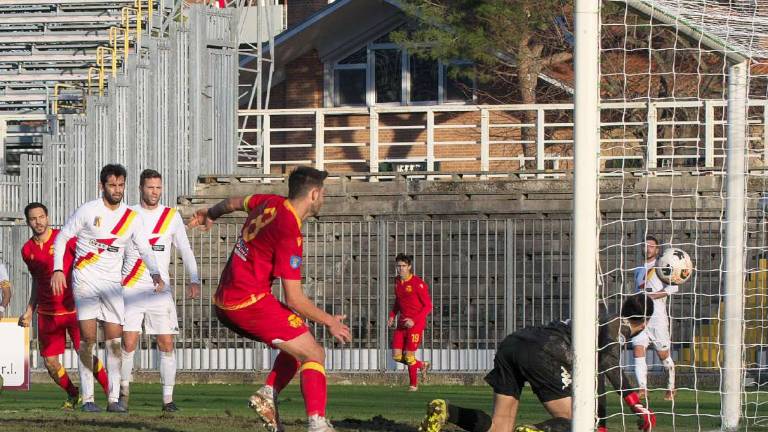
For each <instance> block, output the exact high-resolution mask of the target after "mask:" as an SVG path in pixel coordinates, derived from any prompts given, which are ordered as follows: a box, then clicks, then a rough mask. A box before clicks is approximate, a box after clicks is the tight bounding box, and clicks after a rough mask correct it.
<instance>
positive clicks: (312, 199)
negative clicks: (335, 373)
mask: <svg viewBox="0 0 768 432" xmlns="http://www.w3.org/2000/svg"><path fill="white" fill-rule="evenodd" d="M327 176H328V173H327V172H325V171H318V170H316V169H314V168H310V167H298V168H296V169H295V170H294V171H293V172H292V173H291V175H290V177H289V178H288V198H285V197H282V196H277V195H250V196H248V197H236V198H229V199H225V200H224V201H221V202H220V203H218V204H216V205H215V206H213V207H211V208H209V209H200V210H198V211H197V212H196V213H195V215H194V216H193V217H192V219H191V220H190V223H189V226H190V227H195V226H201V227H203V228H204V229H207V228H210V226H211V225H212V224H213V221H214V220H216V219H218V218H219V217H221V216H222V215H225V214H228V213H232V212H234V211H237V210H242V211H245V212H247V213H248V217H247V218H246V220H245V223H244V224H243V229H242V231H241V232H240V236H239V237H238V239H237V243H236V244H235V247H234V249H233V251H232V254H231V255H230V257H229V261H227V265H226V266H225V267H224V270H223V271H222V273H221V281H220V282H219V287H218V289H217V290H216V294H215V298H214V302H215V304H216V308H215V310H216V315H217V316H218V318H219V320H220V321H221V322H222V323H223V324H224V325H225V326H227V327H228V328H229V329H231V330H232V331H234V332H236V333H238V334H239V335H241V336H243V337H246V338H249V339H252V340H256V341H261V342H264V343H265V344H267V345H269V346H271V347H273V348H277V349H279V350H280V354H279V355H278V356H277V358H276V359H275V364H274V366H273V368H272V371H271V372H270V373H269V375H268V376H267V380H266V383H265V384H264V386H263V387H262V388H260V389H259V390H258V391H257V392H256V394H254V395H253V396H251V399H250V405H251V407H252V408H253V409H254V410H255V411H256V413H257V414H258V415H259V416H260V417H261V419H262V420H263V421H264V423H265V426H266V427H267V429H268V430H270V431H277V430H282V427H281V425H280V423H279V416H278V412H277V406H276V404H275V400H276V399H277V396H278V394H279V393H280V391H281V390H282V389H283V388H285V386H286V385H288V383H289V382H290V381H291V379H292V378H293V376H294V375H295V374H296V372H297V371H299V374H300V376H301V392H302V395H303V396H304V405H305V408H306V413H307V417H308V419H309V431H310V432H331V431H333V430H334V429H333V426H331V424H330V422H329V421H328V420H327V419H326V412H325V407H326V398H327V396H326V395H327V389H326V379H325V367H324V363H325V352H324V350H323V347H322V346H321V345H320V344H318V343H317V341H316V340H315V338H314V336H313V335H312V334H311V333H310V332H309V328H308V327H307V325H306V324H305V323H304V319H308V320H311V321H314V322H316V323H318V324H321V325H324V326H326V327H327V328H328V331H329V332H330V334H331V335H332V336H333V337H335V338H336V339H338V340H339V341H341V342H349V341H351V340H352V336H351V333H350V331H349V328H348V327H347V326H346V325H344V324H343V323H342V321H343V320H344V318H345V316H343V315H336V316H333V315H329V314H328V313H326V312H324V311H322V310H321V309H319V308H318V307H317V306H315V305H314V304H313V303H312V301H311V300H309V299H308V298H307V296H306V295H305V294H304V291H302V289H301V260H302V250H303V237H302V234H301V224H302V222H303V221H304V220H306V219H307V218H308V217H311V216H315V215H317V214H318V213H319V212H320V208H321V207H322V205H323V196H324V187H323V182H324V180H325V178H326V177H327ZM278 278H279V279H280V280H281V282H282V287H283V291H284V293H285V303H282V302H280V301H278V300H277V299H276V298H275V297H274V296H273V295H272V282H273V281H274V280H275V279H278Z"/></svg>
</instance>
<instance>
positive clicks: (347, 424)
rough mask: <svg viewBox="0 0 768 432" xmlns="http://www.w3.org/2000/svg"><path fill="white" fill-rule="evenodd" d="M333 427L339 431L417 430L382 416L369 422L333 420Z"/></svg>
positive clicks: (409, 431)
mask: <svg viewBox="0 0 768 432" xmlns="http://www.w3.org/2000/svg"><path fill="white" fill-rule="evenodd" d="M333 426H334V427H336V428H337V429H341V430H350V431H389V432H417V431H418V429H417V428H416V427H414V426H412V425H409V424H405V423H398V422H396V421H394V420H389V419H387V418H385V417H382V416H376V417H374V418H372V419H370V420H359V419H350V418H346V419H344V420H334V422H333Z"/></svg>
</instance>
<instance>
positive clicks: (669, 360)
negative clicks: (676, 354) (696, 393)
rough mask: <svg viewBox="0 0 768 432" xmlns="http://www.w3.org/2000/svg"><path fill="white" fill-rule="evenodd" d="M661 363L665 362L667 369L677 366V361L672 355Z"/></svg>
mask: <svg viewBox="0 0 768 432" xmlns="http://www.w3.org/2000/svg"><path fill="white" fill-rule="evenodd" d="M661 364H663V365H664V367H665V368H666V369H674V368H675V362H674V361H673V360H672V357H667V358H665V359H664V360H662V361H661Z"/></svg>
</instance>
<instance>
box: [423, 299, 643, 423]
mask: <svg viewBox="0 0 768 432" xmlns="http://www.w3.org/2000/svg"><path fill="white" fill-rule="evenodd" d="M652 314H653V302H652V301H651V299H649V298H647V297H646V296H645V295H633V296H630V297H629V298H627V300H625V301H624V304H623V305H622V307H621V311H620V313H619V316H618V317H617V316H612V317H604V318H603V319H601V320H600V321H601V325H600V330H599V333H598V346H599V347H600V349H599V351H598V370H599V371H600V373H601V376H600V379H599V380H598V394H599V398H598V416H599V418H600V425H599V428H598V430H599V431H601V432H603V431H606V430H607V429H606V428H605V418H606V400H605V390H604V381H605V380H604V378H606V377H607V378H608V381H610V382H611V385H613V387H614V388H615V389H616V391H617V392H618V393H619V394H620V395H621V397H622V398H623V399H624V402H625V403H626V404H627V406H628V407H629V408H630V409H631V410H632V412H634V413H635V414H636V415H637V416H638V426H639V428H640V430H643V431H648V430H651V429H652V428H653V427H654V426H655V425H656V415H655V414H654V413H653V412H652V411H651V410H649V409H648V408H646V407H644V406H643V405H642V404H641V403H640V397H639V396H638V394H637V393H636V392H634V391H632V390H631V389H630V387H629V380H628V379H627V377H626V376H625V375H624V373H623V372H622V371H621V366H620V359H621V348H620V343H619V342H617V341H621V340H622V338H623V340H628V339H629V338H630V337H631V336H634V335H636V334H638V333H640V332H641V331H642V330H643V328H645V325H646V322H647V319H648V317H649V316H651V315H652ZM571 333H572V329H571V323H570V321H565V322H563V321H555V322H552V323H550V324H548V325H545V326H540V327H526V328H523V329H521V330H518V331H517V332H515V333H512V334H510V335H509V336H507V337H506V338H505V339H504V340H503V341H502V342H501V345H499V348H498V350H497V351H496V358H495V359H494V361H493V363H494V368H493V370H491V372H490V373H488V375H486V377H485V380H486V382H488V384H490V386H491V387H493V393H494V394H493V417H491V416H489V415H488V414H486V413H484V412H483V411H480V410H476V409H468V408H462V407H459V406H456V405H453V404H449V403H447V402H446V401H444V400H442V399H436V400H433V401H432V402H430V403H429V406H428V408H427V416H426V417H425V418H424V420H423V421H422V424H421V427H420V428H419V430H420V431H423V432H438V431H440V430H442V427H443V425H444V424H445V423H446V422H450V423H453V424H455V425H457V426H459V427H461V428H462V429H464V430H467V431H472V432H486V431H490V432H500V431H511V430H515V431H516V432H544V431H547V432H568V431H570V430H571V422H570V419H571V417H572V415H571V414H572V412H571V403H572V399H571V392H572V388H571V382H572V381H571V371H572V366H573V353H572V351H571ZM526 381H527V382H528V383H529V384H530V386H531V389H532V390H533V392H534V393H535V394H536V396H537V397H538V398H539V401H541V403H542V404H543V405H544V408H546V410H547V411H548V412H549V413H550V414H551V415H552V418H551V419H549V420H547V421H545V422H543V423H539V424H537V425H533V426H519V427H518V428H517V429H515V419H516V417H517V408H518V403H519V400H520V394H521V393H522V391H523V386H524V384H525V383H526Z"/></svg>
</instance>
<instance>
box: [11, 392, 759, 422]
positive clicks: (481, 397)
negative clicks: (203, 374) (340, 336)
mask: <svg viewBox="0 0 768 432" xmlns="http://www.w3.org/2000/svg"><path fill="white" fill-rule="evenodd" d="M97 390H98V387H97ZM255 390H256V386H252V385H226V384H205V385H177V386H176V395H175V396H176V404H177V405H178V406H179V408H180V411H179V412H178V413H176V414H173V415H169V414H165V415H163V414H161V412H160V385H159V384H136V385H134V386H132V388H131V399H130V412H129V413H128V414H111V413H106V412H102V413H98V414H86V413H81V412H79V411H75V412H72V411H62V410H60V406H61V404H62V402H63V401H64V392H63V391H62V390H61V389H60V388H59V387H57V386H55V385H53V384H36V385H33V387H32V390H31V391H29V392H15V391H5V392H3V393H2V395H0V431H2V432H5V431H28V430H35V431H57V432H75V431H88V432H95V431H103V430H110V431H131V432H136V431H156V432H176V431H194V432H198V431H199V432H225V431H238V430H243V431H245V430H248V431H258V430H261V429H260V427H259V426H260V425H259V424H258V422H257V420H256V417H255V414H253V412H251V410H250V409H249V408H248V406H247V403H246V401H247V399H248V396H250V394H251V393H253V392H254V391H255ZM662 395H663V392H662V391H657V392H652V394H651V408H652V409H653V410H654V411H656V413H657V415H658V426H659V427H658V429H655V430H659V431H672V430H675V431H690V430H702V431H711V430H717V429H719V426H720V416H719V412H720V397H719V394H718V393H717V392H693V391H686V390H680V391H679V393H678V398H677V400H676V402H675V404H674V408H673V405H672V403H671V402H666V401H664V400H663V399H662ZM328 398H329V406H328V413H329V417H330V418H331V420H332V421H333V423H334V425H335V426H336V428H337V430H339V431H402V432H413V431H415V430H416V426H417V425H418V423H419V421H420V420H421V418H422V416H423V415H424V408H425V406H426V404H427V402H429V401H430V400H432V399H435V398H444V399H448V400H449V401H451V402H453V403H455V404H457V405H462V406H465V407H470V408H480V409H483V410H485V411H486V412H490V410H491V406H492V393H491V390H490V388H489V387H486V386H437V385H435V386H430V385H424V386H421V388H420V390H419V391H418V392H415V393H410V392H407V391H406V387H405V386H397V387H395V386H378V385H370V386H366V385H333V386H330V387H329V393H328ZM766 400H768V399H766ZM280 401H281V402H280V413H281V416H282V418H283V419H284V422H285V423H286V426H287V430H288V431H290V432H293V431H305V430H306V423H305V415H304V404H303V401H302V398H301V393H300V390H299V387H298V386H297V385H295V384H294V385H291V386H289V387H288V388H287V389H286V390H285V391H284V392H283V393H282V394H281V397H280ZM97 404H98V405H99V406H100V407H102V408H104V407H105V405H106V402H105V398H104V397H103V394H97ZM619 410H620V405H619V400H618V397H616V396H614V395H613V394H612V395H611V396H610V397H609V409H608V412H609V415H611V414H612V416H611V418H610V420H609V423H608V425H609V430H611V431H612V432H613V431H621V430H627V431H634V430H637V428H636V425H635V417H634V415H625V416H622V415H621V414H620V411H619ZM673 412H674V414H673ZM625 413H626V410H625ZM762 414H763V415H768V412H763V413H762ZM547 417H548V415H547V413H546V412H545V411H544V409H543V408H542V406H541V405H540V404H539V402H538V400H537V399H536V397H535V396H534V395H533V394H532V393H531V391H530V389H526V390H525V391H524V392H523V396H522V399H521V406H520V409H519V413H518V423H535V422H538V421H541V420H544V419H546V418H547ZM750 429H751V428H750ZM446 430H456V429H452V428H447V429H446Z"/></svg>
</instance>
